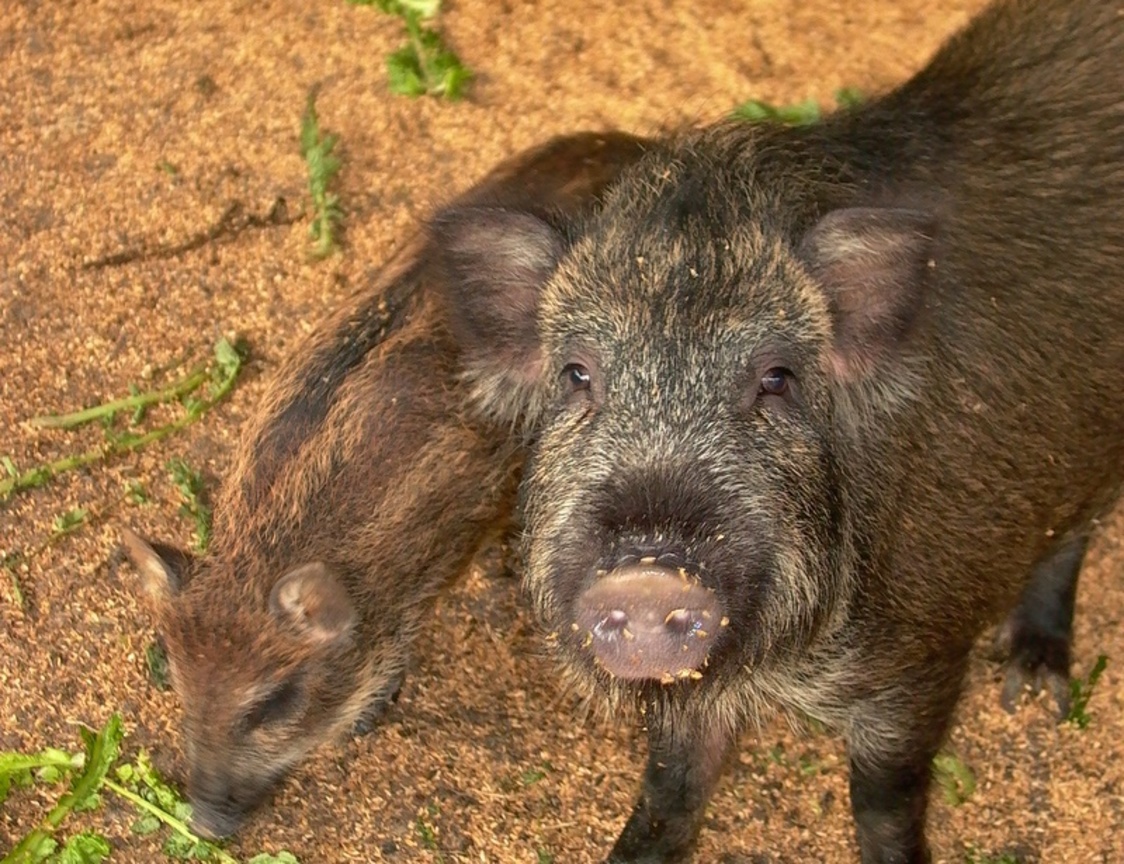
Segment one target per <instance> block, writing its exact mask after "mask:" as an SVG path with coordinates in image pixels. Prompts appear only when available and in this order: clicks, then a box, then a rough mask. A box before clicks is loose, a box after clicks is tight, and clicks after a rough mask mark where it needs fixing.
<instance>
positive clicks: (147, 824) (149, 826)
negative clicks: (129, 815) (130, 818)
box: [129, 813, 164, 837]
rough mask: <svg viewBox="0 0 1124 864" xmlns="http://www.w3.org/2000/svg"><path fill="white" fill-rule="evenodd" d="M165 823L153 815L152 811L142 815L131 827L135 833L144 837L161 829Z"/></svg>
mask: <svg viewBox="0 0 1124 864" xmlns="http://www.w3.org/2000/svg"><path fill="white" fill-rule="evenodd" d="M163 824H164V823H163V822H161V821H160V820H159V819H157V818H156V817H155V816H153V815H152V814H151V813H149V814H146V815H144V816H141V817H140V819H138V820H137V821H136V822H134V823H133V825H132V827H131V828H130V829H129V830H130V831H132V832H133V833H134V834H140V835H141V836H142V837H143V836H144V835H146V834H151V833H152V832H154V831H159V830H160V826H161V825H163Z"/></svg>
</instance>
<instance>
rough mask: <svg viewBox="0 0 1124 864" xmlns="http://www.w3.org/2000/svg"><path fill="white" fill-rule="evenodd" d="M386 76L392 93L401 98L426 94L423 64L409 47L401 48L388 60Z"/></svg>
mask: <svg viewBox="0 0 1124 864" xmlns="http://www.w3.org/2000/svg"><path fill="white" fill-rule="evenodd" d="M386 75H387V78H388V79H389V81H390V91H391V92H392V93H397V94H398V95H399V96H422V95H424V94H425V82H423V81H422V71H421V64H420V63H419V62H418V55H417V53H416V52H415V51H414V49H413V48H412V47H410V46H409V45H407V46H406V47H404V48H399V49H398V50H397V51H395V52H394V53H393V54H390V55H389V56H388V57H387V58H386Z"/></svg>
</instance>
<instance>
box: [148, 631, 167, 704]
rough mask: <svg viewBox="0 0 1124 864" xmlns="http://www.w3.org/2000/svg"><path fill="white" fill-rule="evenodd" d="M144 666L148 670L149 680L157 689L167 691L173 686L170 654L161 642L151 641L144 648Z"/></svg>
mask: <svg viewBox="0 0 1124 864" xmlns="http://www.w3.org/2000/svg"><path fill="white" fill-rule="evenodd" d="M144 666H145V670H146V671H147V672H148V680H149V681H151V682H152V686H153V687H155V688H156V689H157V690H159V691H161V692H162V693H163V692H166V691H167V690H169V689H170V688H171V686H172V685H171V683H170V677H171V669H170V668H169V666H168V654H167V652H166V651H165V650H164V648H163V646H161V645H160V643H159V642H153V643H151V644H150V645H149V646H148V647H147V648H146V649H145V650H144Z"/></svg>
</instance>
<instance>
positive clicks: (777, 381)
mask: <svg viewBox="0 0 1124 864" xmlns="http://www.w3.org/2000/svg"><path fill="white" fill-rule="evenodd" d="M791 377H792V373H791V372H789V371H788V370H787V369H784V368H782V367H780V366H777V367H774V368H773V369H770V370H769V371H768V372H766V373H765V374H764V375H762V376H761V391H760V392H761V394H762V395H766V396H783V395H784V394H785V393H787V392H788V382H789V379H790V378H791Z"/></svg>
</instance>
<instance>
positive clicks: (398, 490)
mask: <svg viewBox="0 0 1124 864" xmlns="http://www.w3.org/2000/svg"><path fill="white" fill-rule="evenodd" d="M643 145H644V142H643V141H642V140H640V139H638V138H633V137H630V136H627V135H624V134H618V133H611V134H607V135H597V134H592V133H589V134H577V135H572V136H565V137H560V138H557V139H554V140H552V141H550V142H548V143H546V144H545V145H543V146H541V147H539V148H536V149H533V150H530V151H528V152H526V153H524V154H521V155H520V156H517V157H515V158H513V159H512V160H510V161H509V162H507V163H504V164H502V165H501V166H500V167H498V168H497V169H495V170H494V171H493V172H492V173H491V174H490V175H489V176H488V177H487V178H485V179H484V180H483V181H482V182H481V183H480V184H478V185H477V186H475V187H474V188H473V189H471V190H470V191H469V192H467V193H466V194H465V195H464V196H463V200H465V201H467V202H476V203H485V202H486V203H490V204H493V205H497V206H505V205H506V206H510V205H516V206H522V205H525V204H527V202H534V204H535V206H536V207H541V208H544V209H545V211H546V212H552V211H557V212H558V213H560V214H567V215H568V216H569V217H576V216H577V215H578V213H579V212H580V211H582V210H583V209H587V208H589V207H591V206H593V205H594V204H595V203H596V201H597V199H598V197H599V196H600V195H601V193H602V192H603V190H604V188H605V187H606V185H607V184H608V183H609V182H610V181H612V180H613V178H614V177H615V176H616V174H617V173H618V172H619V170H620V169H621V168H622V167H623V166H624V165H625V164H627V163H629V162H631V161H635V160H636V158H638V157H639V155H640V153H641V150H642V147H643ZM434 257H435V252H434V248H433V244H432V242H431V241H426V240H425V239H424V238H420V239H418V240H416V241H415V242H414V243H413V244H411V245H408V246H407V247H406V248H405V249H404V250H403V251H402V252H401V253H400V254H399V255H398V256H397V257H396V258H395V259H394V260H393V261H392V262H391V263H390V264H388V265H387V267H386V268H385V269H384V270H383V272H382V274H381V275H380V276H379V278H378V279H376V280H375V282H374V284H373V285H372V286H371V287H370V288H369V289H367V290H365V291H363V292H361V293H359V294H357V295H356V296H355V297H354V298H352V299H351V300H350V301H349V302H348V303H346V304H345V305H344V307H343V308H341V309H339V310H338V311H337V312H336V314H334V315H333V316H332V317H330V318H329V319H328V320H327V321H326V322H325V323H324V325H323V326H321V327H319V329H317V330H316V331H315V332H314V333H313V334H312V335H311V336H310V337H309V338H308V339H307V341H306V342H305V344H304V345H303V347H300V348H298V349H296V351H295V352H294V354H293V356H292V357H291V358H290V359H289V361H288V362H286V363H285V364H284V365H283V366H282V367H281V369H280V370H279V371H278V373H277V376H276V378H275V379H274V381H273V383H272V385H271V387H270V389H269V390H268V393H267V395H266V396H265V398H264V402H263V404H262V406H261V408H260V410H259V412H258V414H257V418H256V420H255V421H254V422H253V423H252V425H251V427H250V428H249V429H248V430H247V433H246V434H245V436H244V438H243V439H242V444H241V446H240V448H239V451H238V454H237V457H236V459H235V464H234V468H233V472H232V476H231V477H230V478H229V480H228V481H227V482H226V483H225V485H224V487H223V491H222V494H221V497H220V498H219V500H218V502H217V508H216V513H217V521H216V525H215V533H214V541H213V543H212V547H211V551H210V552H209V554H208V555H207V556H206V557H204V558H201V559H192V558H190V556H187V555H186V554H184V553H182V552H178V551H177V550H174V549H169V548H167V547H161V546H158V545H150V544H148V543H146V542H145V541H144V540H142V539H141V538H140V537H138V536H137V535H136V534H134V533H133V532H131V531H128V530H126V531H125V532H124V539H125V544H126V547H127V551H128V553H129V555H130V557H131V558H132V560H133V562H134V563H135V565H136V566H137V568H138V569H139V571H140V573H141V574H142V580H141V583H142V585H143V588H144V589H145V591H146V593H147V594H148V595H149V597H150V598H151V600H152V602H153V606H154V610H155V617H156V621H157V629H158V631H159V632H160V634H161V635H162V637H163V640H164V644H165V645H166V647H167V650H168V655H169V659H170V661H171V669H172V678H173V682H174V685H175V689H176V691H177V692H178V694H179V696H180V699H181V700H182V702H183V706H184V715H185V716H184V731H185V735H186V742H187V759H188V764H189V768H190V771H189V777H188V791H189V794H190V798H191V802H192V804H193V805H194V814H195V815H194V824H195V826H196V828H197V829H198V830H199V831H200V832H202V833H204V834H206V835H209V836H220V835H226V834H230V833H232V832H233V831H234V830H235V829H236V828H237V827H238V825H239V824H240V822H241V820H242V819H243V818H244V816H245V815H246V814H247V813H248V811H249V810H250V809H251V808H252V807H254V806H255V805H256V804H257V803H258V802H259V801H260V800H261V799H262V798H263V797H264V796H265V794H266V793H267V792H268V791H269V789H270V788H271V787H272V786H273V784H274V783H275V782H276V781H277V780H278V779H279V778H280V777H281V776H283V775H284V773H285V772H287V770H288V769H290V768H291V767H292V766H293V765H294V764H295V763H296V762H298V761H299V760H300V759H302V758H303V757H304V756H305V755H306V754H307V753H308V752H309V751H310V750H312V749H313V748H314V747H316V746H317V745H319V744H321V743H324V742H326V741H329V740H332V739H334V738H337V737H338V736H340V735H341V734H343V733H346V732H347V731H348V730H350V729H352V728H353V727H355V726H356V724H357V723H358V724H359V726H360V728H362V727H364V726H369V725H370V723H371V722H372V721H373V719H374V718H375V717H376V716H377V715H378V713H379V712H380V710H381V709H383V708H384V707H385V704H386V703H387V701H388V700H390V699H391V698H392V697H393V696H394V695H395V694H396V693H397V691H398V688H399V687H400V685H401V683H402V678H403V674H404V670H405V667H406V662H407V654H408V651H409V648H410V643H411V641H412V640H413V639H414V637H415V635H416V633H417V631H418V629H419V625H420V624H421V622H422V620H423V618H424V616H425V615H426V613H427V612H428V611H429V609H430V608H431V605H432V601H433V599H434V597H435V595H436V594H437V593H438V592H439V591H440V590H441V589H442V588H443V587H444V586H446V585H448V584H449V583H450V581H452V580H453V579H454V578H455V577H456V576H457V575H458V574H459V573H460V572H461V571H462V570H463V569H464V568H465V567H466V566H467V564H468V563H469V561H470V559H471V557H472V555H473V554H474V552H475V551H476V549H477V548H478V546H479V545H480V544H481V541H482V540H483V539H484V538H485V537H486V535H487V534H488V533H489V531H490V530H491V529H492V528H493V527H494V526H496V525H497V524H499V525H502V523H503V521H504V519H505V517H507V516H509V514H510V510H511V507H512V503H513V502H512V498H513V496H514V490H515V477H516V473H517V470H518V467H519V465H520V464H521V462H522V455H521V453H520V448H519V447H518V445H517V444H516V442H515V440H514V436H512V435H511V430H510V429H499V430H497V429H496V428H493V427H491V426H490V425H489V424H487V423H486V422H481V421H479V420H474V419H473V418H472V417H471V416H470V415H469V414H468V413H467V412H466V410H465V407H466V406H465V403H466V401H467V400H466V391H465V389H464V387H463V385H461V384H460V383H458V378H457V371H456V358H455V346H454V344H453V343H452V342H451V340H450V339H449V337H448V335H447V333H446V331H445V328H444V327H443V325H442V324H441V321H442V319H441V316H440V315H439V314H437V311H436V307H435V306H434V303H433V298H434V290H435V284H434V283H435V279H437V278H439V277H438V275H437V274H436V273H435V270H434V267H433V265H432V261H433V259H434Z"/></svg>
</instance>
